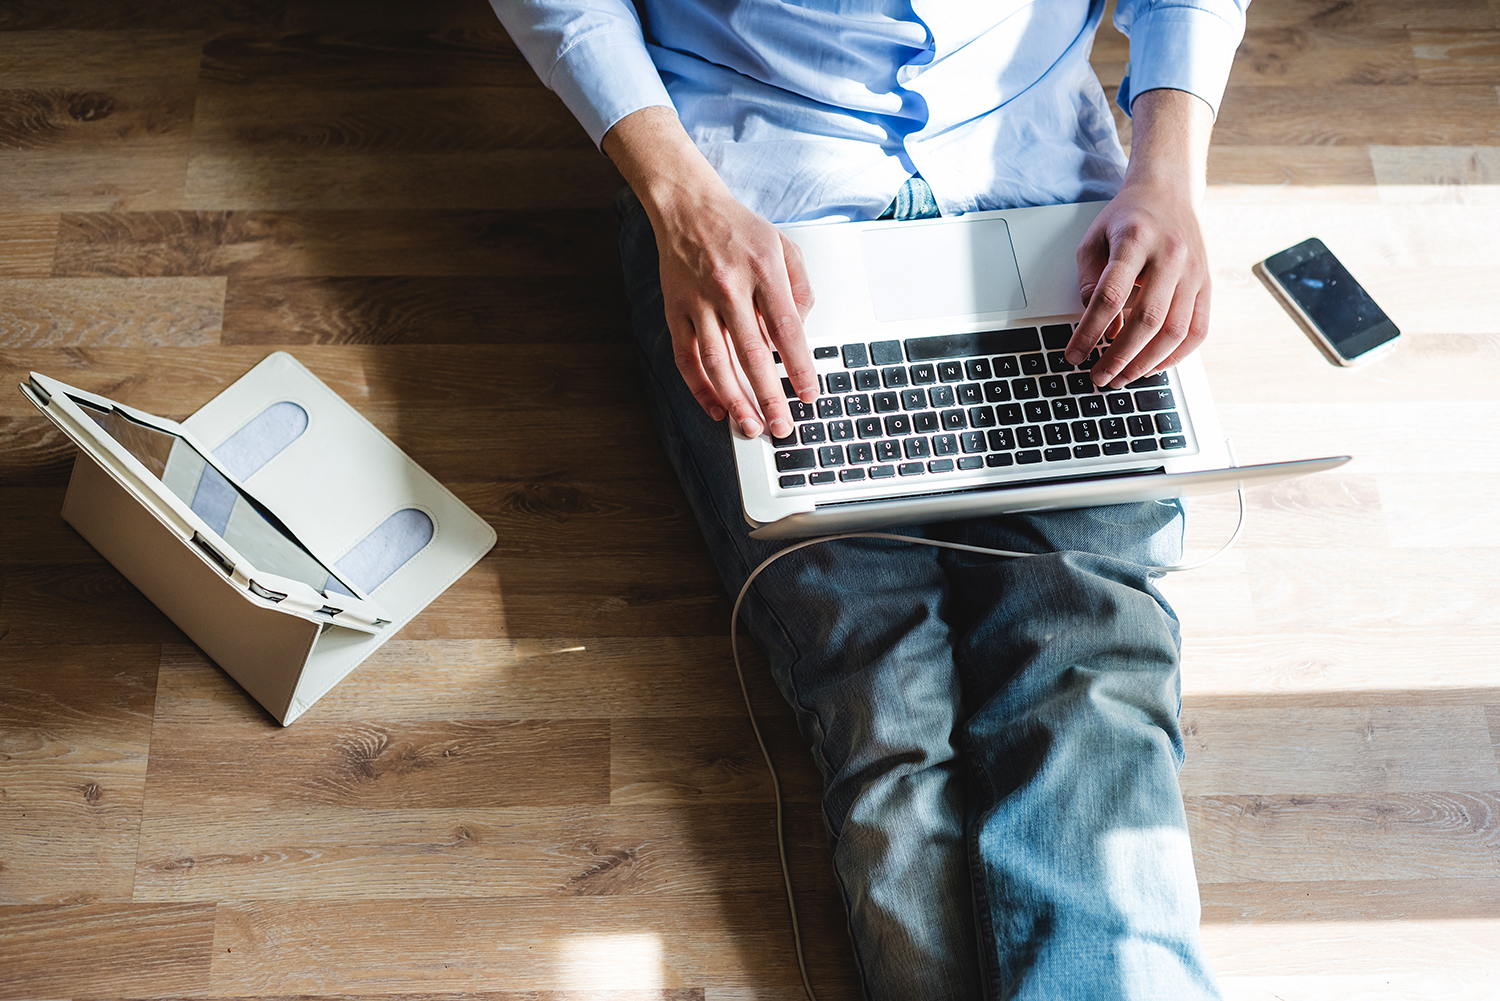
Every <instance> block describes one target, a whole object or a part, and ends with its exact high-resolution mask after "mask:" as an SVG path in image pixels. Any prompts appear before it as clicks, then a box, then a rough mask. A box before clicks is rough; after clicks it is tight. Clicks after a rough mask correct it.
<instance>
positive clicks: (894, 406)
mask: <svg viewBox="0 0 1500 1001" xmlns="http://www.w3.org/2000/svg"><path fill="white" fill-rule="evenodd" d="M870 398H871V399H872V400H874V401H875V412H876V413H877V414H888V413H890V412H891V411H892V410H900V409H901V397H900V396H899V395H898V394H896V393H893V392H891V391H890V390H886V391H885V392H883V393H876V394H874V395H873V396H871V397H870Z"/></svg>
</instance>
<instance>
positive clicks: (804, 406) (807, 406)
mask: <svg viewBox="0 0 1500 1001" xmlns="http://www.w3.org/2000/svg"><path fill="white" fill-rule="evenodd" d="M787 407H789V408H790V409H791V411H792V420H794V421H810V420H813V419H815V418H816V417H817V416H818V408H817V407H815V406H813V405H812V404H811V403H803V402H802V401H801V400H791V401H789V402H788V403H787Z"/></svg>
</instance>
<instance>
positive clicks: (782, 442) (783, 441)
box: [771, 429, 797, 448]
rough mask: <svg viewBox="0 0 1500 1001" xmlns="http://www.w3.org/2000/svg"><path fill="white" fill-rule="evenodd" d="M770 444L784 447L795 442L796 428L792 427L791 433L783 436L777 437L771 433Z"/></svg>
mask: <svg viewBox="0 0 1500 1001" xmlns="http://www.w3.org/2000/svg"><path fill="white" fill-rule="evenodd" d="M771 444H772V445H774V446H776V447H777V448H786V447H787V446H788V445H795V444H797V432H796V430H795V429H793V431H792V433H791V434H789V435H787V436H786V437H785V438H777V437H776V436H774V435H772V437H771Z"/></svg>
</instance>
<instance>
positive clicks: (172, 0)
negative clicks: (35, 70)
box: [0, 0, 284, 31]
mask: <svg viewBox="0 0 1500 1001" xmlns="http://www.w3.org/2000/svg"><path fill="white" fill-rule="evenodd" d="M283 6H284V0H223V2H214V3H203V4H185V3H181V2H178V0H142V2H140V3H134V4H131V5H129V6H128V7H117V6H116V5H114V4H100V3H97V2H95V0H18V2H12V3H8V4H6V7H5V11H4V18H3V20H0V29H4V30H6V31H23V30H24V31H43V30H57V29H69V30H80V29H81V30H88V31H139V30H146V29H151V30H158V31H164V30H166V31H223V30H225V29H229V28H248V27H255V26H263V27H269V26H273V25H275V24H276V23H277V22H278V21H279V20H280V18H281V12H282V7H283Z"/></svg>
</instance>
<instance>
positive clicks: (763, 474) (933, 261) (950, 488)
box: [734, 202, 1349, 538]
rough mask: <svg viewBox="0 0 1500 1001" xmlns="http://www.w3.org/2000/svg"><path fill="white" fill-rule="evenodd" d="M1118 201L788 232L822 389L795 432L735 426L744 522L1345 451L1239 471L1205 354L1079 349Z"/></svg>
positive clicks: (992, 503) (915, 513) (785, 526)
mask: <svg viewBox="0 0 1500 1001" xmlns="http://www.w3.org/2000/svg"><path fill="white" fill-rule="evenodd" d="M1106 204H1108V203H1107V202H1086V203H1082V204H1076V205H1053V206H1045V207H1040V208H1022V209H1005V210H1002V211H998V212H977V213H970V214H968V215H965V216H961V217H958V218H952V219H931V220H920V221H910V222H892V221H882V222H868V223H838V224H823V225H809V226H794V227H788V228H787V229H786V231H785V232H786V234H787V236H788V237H790V238H791V239H792V240H794V241H795V242H796V243H797V245H798V246H799V247H801V248H802V251H803V253H804V254H805V255H806V259H807V267H808V271H809V275H810V277H811V279H812V285H813V288H814V289H815V290H816V292H817V296H818V302H817V307H816V308H815V309H814V310H813V312H812V315H811V316H809V317H808V321H807V326H806V332H807V338H808V344H809V347H810V348H811V350H812V353H813V357H814V360H815V364H816V366H817V370H818V377H819V382H820V395H819V398H818V400H817V402H816V403H813V404H803V403H801V402H800V401H798V400H797V399H795V397H794V396H793V394H792V393H791V392H790V389H788V394H787V395H788V397H789V403H790V406H791V408H792V416H793V420H794V429H793V432H792V434H791V435H790V436H788V437H787V438H786V439H778V440H772V439H771V438H770V437H768V436H766V435H761V436H760V437H759V438H746V437H744V436H743V435H740V434H738V433H736V434H735V436H734V448H735V458H736V462H737V465H738V469H739V479H740V491H741V495H742V497H743V500H744V511H745V518H746V520H747V521H749V522H750V524H751V525H752V526H753V528H754V530H753V531H752V532H751V534H752V535H754V536H756V537H759V538H793V537H798V536H808V535H822V534H827V533H833V532H845V531H857V530H861V529H877V528H888V527H892V526H897V525H910V524H921V523H923V522H931V521H944V520H951V519H955V518H966V517H974V516H981V515H990V514H998V513H1002V512H1007V511H1033V510H1041V509H1046V508H1072V507H1088V506H1092V505H1096V504H1119V503H1125V502H1127V501H1141V500H1155V499H1160V498H1165V497H1178V496H1184V495H1187V494H1192V493H1206V492H1213V491H1222V490H1232V489H1234V488H1235V487H1237V486H1240V485H1246V486H1248V485H1250V484H1254V483H1263V482H1270V481H1273V480H1279V479H1284V478H1286V477H1289V476H1298V475H1302V474H1305V473H1312V472H1318V471H1321V470H1325V469H1331V468H1333V467H1335V466H1338V465H1341V464H1343V463H1345V462H1347V461H1349V457H1348V456H1331V457H1327V458H1320V459H1303V460H1298V461H1292V462H1278V463H1270V464H1265V465H1256V466H1235V465H1234V462H1233V460H1232V458H1231V457H1230V454H1229V450H1228V447H1227V445H1226V443H1225V441H1224V437H1223V434H1222V432H1221V431H1220V429H1219V421H1218V417H1217V415H1216V414H1215V412H1214V406H1213V400H1212V398H1211V396H1210V395H1209V390H1208V383H1207V380H1206V379H1205V377H1204V373H1203V368H1202V365H1201V364H1200V363H1199V361H1198V357H1197V356H1196V355H1193V356H1190V357H1189V358H1188V359H1187V360H1186V361H1184V362H1183V363H1181V364H1179V365H1177V366H1176V367H1175V368H1174V369H1170V370H1168V371H1166V372H1164V373H1162V374H1161V375H1158V376H1153V377H1148V378H1145V379H1140V380H1137V381H1136V382H1134V383H1131V384H1130V385H1129V386H1127V387H1125V388H1124V389H1121V390H1107V389H1106V390H1097V389H1095V388H1094V386H1093V383H1092V381H1091V380H1090V379H1089V375H1088V372H1087V371H1086V368H1087V366H1088V365H1089V364H1091V362H1092V359H1090V361H1088V362H1085V363H1084V366H1083V367H1074V366H1071V365H1069V364H1068V363H1067V361H1066V359H1064V357H1063V348H1064V346H1065V345H1066V344H1067V342H1068V339H1069V338H1070V337H1071V336H1072V332H1073V328H1074V326H1075V325H1076V324H1077V322H1078V319H1079V317H1080V316H1081V315H1082V307H1081V303H1080V301H1079V295H1078V273H1077V264H1076V261H1075V257H1074V254H1075V253H1076V251H1077V248H1078V244H1079V241H1080V240H1081V239H1082V238H1083V234H1084V232H1085V231H1086V230H1087V229H1088V226H1089V224H1090V223H1091V222H1092V221H1093V219H1094V217H1095V216H1096V215H1098V214H1099V212H1100V211H1101V210H1102V209H1103V208H1104V206H1105V205H1106ZM782 374H783V376H784V375H785V372H784V371H783V372H782ZM784 384H785V385H788V387H789V385H790V384H789V383H784Z"/></svg>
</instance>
